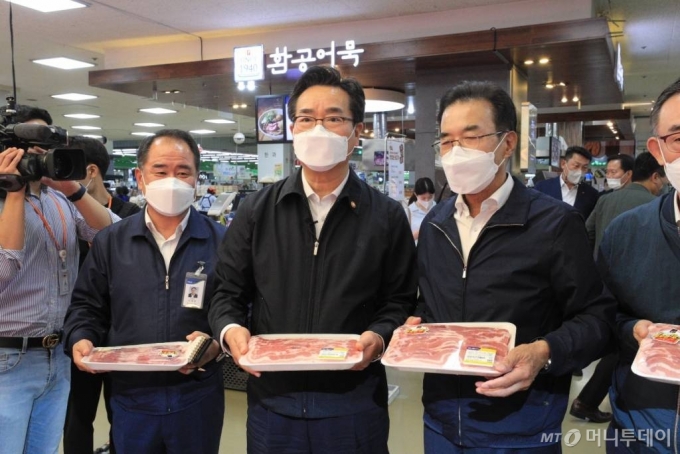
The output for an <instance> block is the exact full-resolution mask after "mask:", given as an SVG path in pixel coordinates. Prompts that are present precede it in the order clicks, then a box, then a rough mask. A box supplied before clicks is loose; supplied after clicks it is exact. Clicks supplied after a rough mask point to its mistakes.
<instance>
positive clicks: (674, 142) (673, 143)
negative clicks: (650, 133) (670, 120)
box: [657, 132, 680, 153]
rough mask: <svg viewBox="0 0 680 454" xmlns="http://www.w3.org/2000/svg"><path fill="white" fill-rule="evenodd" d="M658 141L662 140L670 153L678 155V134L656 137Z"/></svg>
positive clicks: (679, 136) (679, 146)
mask: <svg viewBox="0 0 680 454" xmlns="http://www.w3.org/2000/svg"><path fill="white" fill-rule="evenodd" d="M657 138H658V139H659V140H663V141H664V142H665V143H666V147H668V151H670V152H671V153H680V132H674V133H671V134H666V135H665V136H657Z"/></svg>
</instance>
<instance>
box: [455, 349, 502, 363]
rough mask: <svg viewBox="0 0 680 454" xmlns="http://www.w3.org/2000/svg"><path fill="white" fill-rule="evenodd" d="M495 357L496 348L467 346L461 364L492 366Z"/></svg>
mask: <svg viewBox="0 0 680 454" xmlns="http://www.w3.org/2000/svg"><path fill="white" fill-rule="evenodd" d="M495 359H496V349H495V348H489V347H468V348H467V349H466V350H465V356H464V357H463V364H464V365H466V366H485V367H493V363H494V361H495Z"/></svg>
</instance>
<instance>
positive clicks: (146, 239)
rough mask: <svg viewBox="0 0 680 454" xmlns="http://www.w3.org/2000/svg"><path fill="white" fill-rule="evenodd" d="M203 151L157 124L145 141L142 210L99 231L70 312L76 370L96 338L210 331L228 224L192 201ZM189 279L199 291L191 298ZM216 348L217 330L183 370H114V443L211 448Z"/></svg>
mask: <svg viewBox="0 0 680 454" xmlns="http://www.w3.org/2000/svg"><path fill="white" fill-rule="evenodd" d="M199 159H200V157H199V151H198V146H197V145H196V142H195V141H194V139H193V138H192V137H191V135H190V134H189V133H187V132H185V131H180V130H177V129H163V130H160V131H158V132H156V134H155V135H153V136H150V137H148V138H145V139H144V140H143V141H142V142H141V144H140V146H139V149H138V150H137V162H138V165H139V168H137V169H135V176H136V179H137V181H138V182H139V185H140V188H141V190H142V191H143V192H144V194H145V196H146V201H147V205H146V208H145V210H144V213H143V214H142V213H139V214H138V215H135V216H131V217H128V218H126V219H124V220H123V221H121V222H119V223H117V224H116V225H114V226H113V227H112V228H109V229H106V230H104V231H102V232H101V233H100V234H99V235H97V237H96V238H95V240H94V242H93V243H92V247H91V248H90V252H89V254H88V256H87V258H86V259H85V263H83V266H82V267H81V269H80V274H79V275H78V280H77V282H76V286H75V288H74V291H73V298H72V301H71V305H70V307H69V309H68V313H67V315H66V322H65V325H64V348H65V349H66V351H68V352H69V353H70V354H71V355H72V356H73V361H74V362H75V364H76V366H77V367H78V368H79V369H80V370H82V371H84V372H90V373H94V371H92V370H91V369H90V368H88V367H87V365H86V364H84V363H83V357H84V356H87V355H88V354H89V353H90V352H91V351H92V348H93V347H94V346H98V347H105V346H119V345H135V344H149V343H158V342H175V341H184V340H192V339H194V338H196V337H198V336H204V337H209V336H210V335H211V331H210V326H209V325H208V317H207V316H208V308H209V306H210V295H211V293H212V290H213V281H214V278H213V270H214V267H215V262H216V260H217V257H216V251H217V248H218V246H219V243H220V241H221V239H222V236H223V235H224V227H223V226H222V225H220V224H218V223H216V222H213V221H212V220H210V219H208V218H207V217H205V216H202V215H201V214H199V213H198V212H197V211H196V210H195V209H193V207H192V206H191V205H192V203H193V202H194V198H195V193H196V182H197V180H198V167H199ZM198 282H203V285H197V283H198ZM191 286H195V287H197V290H198V289H199V288H201V287H202V288H203V294H202V295H198V296H197V298H188V296H187V294H188V291H189V290H190V287H191ZM218 353H219V345H218V343H217V342H216V341H214V340H213V342H212V345H211V346H210V348H209V349H208V351H207V353H206V354H205V355H204V356H203V359H202V360H201V361H200V362H199V363H198V364H195V365H192V366H185V367H184V368H182V369H181V370H180V371H179V372H178V371H168V372H162V371H156V372H140V371H134V372H110V376H111V385H112V386H111V399H110V402H111V409H112V413H113V422H112V434H113V443H114V445H115V448H116V452H117V453H119V454H127V453H133V454H136V453H151V452H178V453H194V452H195V453H205V454H209V453H213V454H217V452H218V450H219V443H220V436H221V432H222V421H223V418H224V388H223V379H222V368H221V367H220V364H218V363H217V362H216V361H215V358H216V357H217V355H218ZM180 372H183V373H180Z"/></svg>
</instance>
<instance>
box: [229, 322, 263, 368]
mask: <svg viewBox="0 0 680 454" xmlns="http://www.w3.org/2000/svg"><path fill="white" fill-rule="evenodd" d="M248 341H250V331H248V329H247V328H244V327H242V326H234V327H233V328H229V329H228V330H227V332H226V333H224V343H225V344H227V346H228V347H229V352H230V353H231V356H232V358H234V362H235V363H236V364H238V365H239V367H241V369H243V370H244V371H246V372H248V373H249V374H251V375H254V376H256V377H259V376H260V373H259V372H257V371H254V370H251V369H248V368H247V367H243V366H241V364H240V362H239V360H240V359H241V356H243V355H245V354H246V353H248Z"/></svg>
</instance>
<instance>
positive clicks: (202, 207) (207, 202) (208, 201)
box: [198, 186, 217, 216]
mask: <svg viewBox="0 0 680 454" xmlns="http://www.w3.org/2000/svg"><path fill="white" fill-rule="evenodd" d="M215 199H217V197H216V196H215V188H213V187H212V186H210V187H209V188H208V190H207V191H206V192H205V194H203V196H202V197H201V198H200V199H199V201H198V207H199V210H198V212H199V213H201V214H204V215H206V216H207V215H208V211H209V210H210V207H211V206H212V204H213V203H215Z"/></svg>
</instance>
